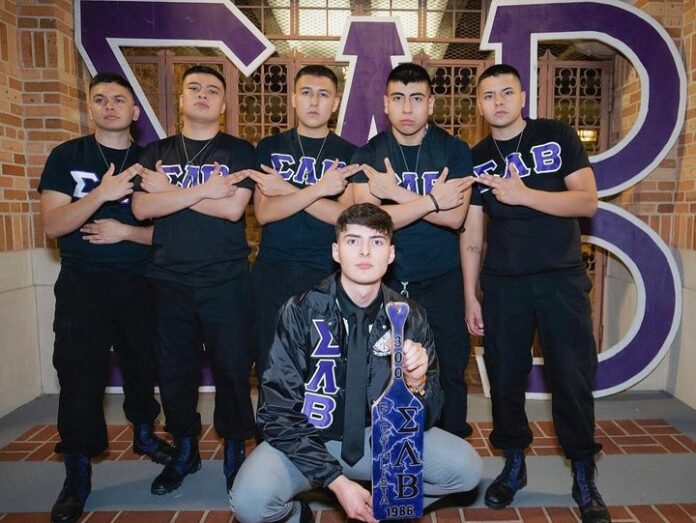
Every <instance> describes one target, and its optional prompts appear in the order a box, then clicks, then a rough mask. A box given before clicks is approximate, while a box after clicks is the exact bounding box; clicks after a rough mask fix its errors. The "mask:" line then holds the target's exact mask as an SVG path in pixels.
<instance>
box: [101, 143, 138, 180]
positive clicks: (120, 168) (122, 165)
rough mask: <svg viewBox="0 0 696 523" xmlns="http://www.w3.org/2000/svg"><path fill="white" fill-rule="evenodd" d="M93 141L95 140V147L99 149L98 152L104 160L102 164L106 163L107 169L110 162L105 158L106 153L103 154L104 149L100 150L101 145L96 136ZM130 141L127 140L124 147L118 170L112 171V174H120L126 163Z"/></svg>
mask: <svg viewBox="0 0 696 523" xmlns="http://www.w3.org/2000/svg"><path fill="white" fill-rule="evenodd" d="M94 141H95V142H97V149H99V154H101V157H102V160H104V165H106V169H107V170H108V169H109V165H111V162H109V161H108V160H107V159H106V155H105V154H104V151H103V150H102V146H101V144H100V143H99V140H97V137H96V136H95V137H94ZM131 145H132V142H128V148H127V149H126V154H125V155H124V156H123V161H122V162H121V167H119V169H118V171H114V174H121V173H122V172H123V167H124V166H125V165H126V160H127V159H128V153H129V152H130V148H131Z"/></svg>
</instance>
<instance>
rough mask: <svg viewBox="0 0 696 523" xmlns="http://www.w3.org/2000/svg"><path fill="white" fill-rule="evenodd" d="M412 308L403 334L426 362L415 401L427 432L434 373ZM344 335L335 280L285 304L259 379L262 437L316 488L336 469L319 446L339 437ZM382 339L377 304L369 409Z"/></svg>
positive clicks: (384, 370) (424, 328)
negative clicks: (418, 401) (421, 392)
mask: <svg viewBox="0 0 696 523" xmlns="http://www.w3.org/2000/svg"><path fill="white" fill-rule="evenodd" d="M382 290H383V293H384V294H383V295H384V299H385V302H389V301H398V300H403V298H402V297H401V296H400V295H399V294H397V293H395V292H394V291H392V290H391V289H389V288H387V287H383V289H382ZM411 307H412V309H411V311H412V312H411V315H410V316H409V320H408V323H407V329H406V336H407V338H409V339H412V340H415V341H419V342H420V343H421V344H422V345H423V346H424V347H425V349H426V351H427V352H428V355H429V359H430V362H429V368H428V387H427V390H426V394H425V396H424V397H423V398H422V401H423V404H424V407H425V411H426V428H429V427H430V426H432V425H433V424H434V421H435V420H436V419H437V417H438V415H439V413H440V410H441V408H442V402H443V397H442V391H441V389H440V385H439V379H438V375H439V370H438V364H437V359H436V356H435V351H434V342H433V336H432V332H431V330H430V327H429V326H428V324H427V322H426V320H425V313H424V312H423V309H422V308H421V307H420V306H419V305H417V304H415V303H412V304H411ZM345 336H346V328H345V326H344V322H343V318H342V316H341V313H340V310H339V308H338V305H337V303H336V276H335V275H334V276H331V277H329V278H327V279H325V280H323V281H321V282H319V284H317V286H316V287H315V288H314V289H312V290H310V291H308V292H306V293H304V294H302V295H298V296H294V297H293V298H291V299H290V300H289V301H288V302H287V303H286V304H285V306H284V307H283V309H282V310H281V313H280V316H279V319H278V325H277V328H276V334H275V338H274V340H273V345H272V347H271V352H270V355H269V364H268V370H267V371H266V373H265V374H264V377H263V381H262V387H263V393H264V399H265V401H264V404H263V405H262V406H261V408H260V409H259V412H258V420H259V426H260V428H261V430H262V432H263V437H264V439H265V440H266V441H267V442H268V443H269V444H270V445H271V446H273V447H275V448H277V449H278V450H280V451H281V452H284V453H285V454H286V455H287V456H288V458H289V459H290V460H291V461H292V462H293V463H294V464H295V465H296V466H297V467H298V468H299V469H300V470H301V471H302V472H303V473H304V474H305V475H306V476H307V477H308V478H310V479H311V480H313V481H316V482H317V483H319V484H321V485H327V484H328V483H330V482H331V481H333V479H335V478H336V477H337V476H338V475H340V474H341V472H342V471H341V467H340V465H339V464H338V462H337V461H336V460H335V459H334V458H333V457H332V456H331V455H330V454H329V453H328V451H327V450H326V447H325V445H324V441H327V440H342V439H343V416H344V398H345V392H344V387H345V372H346V369H345V366H346V354H345V351H344V350H343V347H344V340H345ZM388 339H389V322H388V320H387V316H386V313H385V311H384V307H382V309H380V311H379V313H378V315H377V318H376V320H375V323H374V325H373V327H372V330H371V331H370V337H369V344H370V347H371V349H370V353H369V357H368V380H367V399H368V403H369V404H370V405H371V404H372V402H373V401H374V400H375V399H377V398H378V397H379V395H380V394H381V393H382V391H383V390H384V388H385V387H386V385H387V384H388V382H389V380H390V377H391V358H390V357H389V352H388V351H389V349H388ZM367 407H368V405H365V412H366V423H368V422H367Z"/></svg>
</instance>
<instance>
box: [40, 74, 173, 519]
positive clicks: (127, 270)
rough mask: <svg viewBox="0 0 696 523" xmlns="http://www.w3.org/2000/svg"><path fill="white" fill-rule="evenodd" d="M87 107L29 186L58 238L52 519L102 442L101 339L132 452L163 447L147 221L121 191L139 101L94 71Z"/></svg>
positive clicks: (132, 156) (158, 456)
mask: <svg viewBox="0 0 696 523" xmlns="http://www.w3.org/2000/svg"><path fill="white" fill-rule="evenodd" d="M87 108H88V112H89V117H90V120H92V121H93V122H94V124H95V127H96V129H95V133H94V134H93V135H88V136H83V137H81V138H77V139H75V140H70V141H68V142H65V143H63V144H61V145H59V146H58V147H56V148H55V149H53V151H51V154H50V155H49V157H48V160H47V161H46V166H45V167H44V171H43V174H42V175H41V182H40V184H39V192H40V193H41V218H42V224H43V228H44V232H45V233H46V235H47V236H48V237H50V238H58V245H59V248H60V257H61V270H60V274H59V276H58V280H57V281H56V285H55V295H56V311H55V320H54V324H53V329H54V331H55V344H54V352H53V365H54V366H55V368H56V371H57V372H58V380H59V382H60V398H59V404H58V432H59V434H60V439H61V440H60V442H59V443H58V444H57V445H56V452H59V453H63V459H64V462H65V468H66V480H65V484H64V486H63V490H62V491H61V493H60V495H59V497H58V500H57V501H56V503H55V505H54V506H53V510H52V511H51V521H53V522H73V521H77V520H78V519H79V517H80V515H81V514H82V509H83V507H84V504H85V500H86V498H87V496H88V495H89V493H90V490H91V458H92V457H94V456H98V455H100V454H101V453H102V452H104V450H105V449H106V447H107V445H108V438H107V431H106V421H105V419H104V409H103V399H104V387H105V386H106V384H107V377H108V375H109V372H108V370H109V364H110V362H111V357H110V349H111V347H113V348H114V351H115V353H116V355H117V356H118V361H119V365H120V368H121V372H122V374H123V391H124V394H125V399H124V402H123V409H124V411H125V413H126V417H127V418H128V420H129V421H131V422H132V423H133V425H134V433H133V451H134V452H136V453H137V454H147V455H148V456H149V457H150V458H151V459H152V460H153V461H156V462H158V463H166V462H167V461H169V460H171V453H172V449H171V447H170V446H169V445H167V444H166V443H165V442H164V441H162V440H160V439H159V438H157V437H155V436H154V435H153V433H152V425H153V422H154V420H155V418H156V417H157V415H158V414H159V411H160V406H159V404H158V403H157V401H156V400H155V398H154V376H155V369H154V353H153V349H152V340H151V338H152V310H151V307H152V297H151V292H150V287H149V284H148V282H147V280H146V279H145V276H144V273H145V267H146V264H147V262H148V260H149V257H150V244H151V243H152V227H151V226H146V225H144V224H142V223H140V222H138V221H137V220H136V219H135V218H134V217H133V213H132V212H131V208H130V199H129V195H130V194H131V193H132V192H133V184H132V182H131V180H132V178H133V177H134V176H135V175H136V174H137V173H138V171H139V170H140V169H141V167H140V165H139V164H137V163H136V160H137V159H138V157H139V156H140V153H141V148H140V147H139V146H138V145H137V144H134V143H132V142H131V138H130V126H131V123H132V122H133V120H135V119H137V118H138V115H139V108H138V107H137V106H136V105H135V95H134V93H133V89H132V88H131V86H130V84H129V83H128V82H127V81H126V80H125V79H123V78H122V77H120V76H118V75H116V74H112V73H101V74H98V75H96V76H95V77H94V79H93V80H92V82H91V83H90V86H89V100H88V103H87Z"/></svg>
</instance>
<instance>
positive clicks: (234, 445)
mask: <svg viewBox="0 0 696 523" xmlns="http://www.w3.org/2000/svg"><path fill="white" fill-rule="evenodd" d="M244 458H245V450H244V442H243V441H235V440H232V439H226V440H225V457H224V461H223V462H222V470H223V472H224V473H225V480H226V482H227V492H229V491H230V489H231V488H232V485H233V484H234V478H236V477H237V472H239V469H240V468H242V463H244Z"/></svg>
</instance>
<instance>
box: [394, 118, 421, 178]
mask: <svg viewBox="0 0 696 523" xmlns="http://www.w3.org/2000/svg"><path fill="white" fill-rule="evenodd" d="M426 134H428V126H427V125H426V126H425V132H424V133H423V138H422V139H421V142H420V143H419V144H418V152H417V153H416V170H415V171H412V170H411V168H410V167H409V166H408V162H407V161H406V155H405V154H404V148H403V147H402V146H401V144H400V143H399V142H398V141H397V142H396V145H398V146H399V151H400V152H401V159H402V160H403V161H404V165H405V166H406V172H409V173H416V174H418V163H419V162H420V153H421V147H423V142H424V141H425V135H426Z"/></svg>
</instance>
